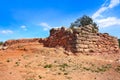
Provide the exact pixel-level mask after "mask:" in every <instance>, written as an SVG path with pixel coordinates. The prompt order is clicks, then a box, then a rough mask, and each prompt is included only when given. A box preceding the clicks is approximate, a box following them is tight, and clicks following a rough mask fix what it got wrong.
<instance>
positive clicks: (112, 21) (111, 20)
mask: <svg viewBox="0 0 120 80" xmlns="http://www.w3.org/2000/svg"><path fill="white" fill-rule="evenodd" d="M96 21H97V23H98V24H99V26H100V27H109V26H114V25H120V19H117V18H116V17H108V18H104V19H99V20H96Z"/></svg>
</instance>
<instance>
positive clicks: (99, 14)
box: [92, 7, 108, 19]
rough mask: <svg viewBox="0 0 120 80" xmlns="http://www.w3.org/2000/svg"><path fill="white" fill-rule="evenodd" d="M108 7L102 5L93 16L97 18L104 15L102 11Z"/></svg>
mask: <svg viewBox="0 0 120 80" xmlns="http://www.w3.org/2000/svg"><path fill="white" fill-rule="evenodd" d="M107 9H108V8H107V7H101V8H100V9H99V10H98V11H97V12H95V13H94V14H93V16H92V18H93V19H96V18H97V17H102V15H101V13H103V12H104V11H105V10H107Z"/></svg>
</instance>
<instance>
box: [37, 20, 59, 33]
mask: <svg viewBox="0 0 120 80" xmlns="http://www.w3.org/2000/svg"><path fill="white" fill-rule="evenodd" d="M39 25H40V26H42V27H43V30H45V31H46V30H49V29H51V28H58V27H53V26H50V25H49V24H48V23H46V22H42V23H40V24H39Z"/></svg>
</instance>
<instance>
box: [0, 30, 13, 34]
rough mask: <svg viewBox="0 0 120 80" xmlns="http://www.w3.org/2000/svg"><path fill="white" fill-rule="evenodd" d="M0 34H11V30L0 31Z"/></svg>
mask: <svg viewBox="0 0 120 80" xmlns="http://www.w3.org/2000/svg"><path fill="white" fill-rule="evenodd" d="M0 33H1V34H13V31H12V30H1V31H0Z"/></svg>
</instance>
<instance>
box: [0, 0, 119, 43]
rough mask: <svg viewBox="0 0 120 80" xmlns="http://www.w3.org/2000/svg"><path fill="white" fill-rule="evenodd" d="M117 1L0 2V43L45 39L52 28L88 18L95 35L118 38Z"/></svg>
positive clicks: (34, 0) (10, 0) (31, 0)
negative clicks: (94, 27)
mask: <svg viewBox="0 0 120 80" xmlns="http://www.w3.org/2000/svg"><path fill="white" fill-rule="evenodd" d="M119 14H120V0H1V1H0V41H5V40H8V39H19V38H34V37H41V38H44V37H47V36H49V30H50V29H51V28H54V27H61V26H65V27H69V26H70V24H71V23H72V22H74V21H75V20H76V19H77V18H79V17H81V16H83V15H88V16H90V17H92V18H93V20H94V21H95V22H96V23H97V24H98V25H99V32H101V33H104V32H107V33H109V34H110V35H113V36H116V37H118V38H120V15H119Z"/></svg>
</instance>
